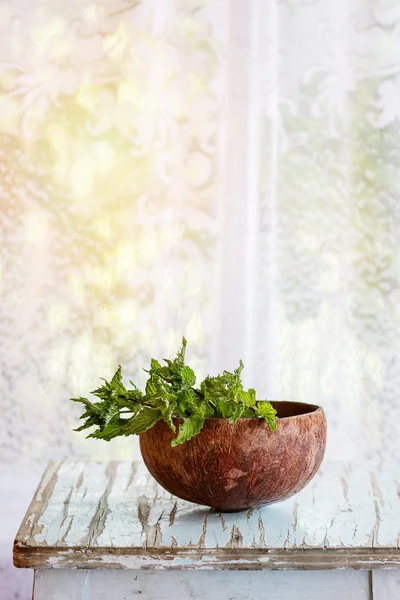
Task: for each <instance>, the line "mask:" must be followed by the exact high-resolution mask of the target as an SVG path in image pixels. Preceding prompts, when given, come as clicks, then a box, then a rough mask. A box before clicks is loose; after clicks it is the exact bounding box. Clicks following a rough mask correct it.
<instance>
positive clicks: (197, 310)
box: [0, 0, 400, 600]
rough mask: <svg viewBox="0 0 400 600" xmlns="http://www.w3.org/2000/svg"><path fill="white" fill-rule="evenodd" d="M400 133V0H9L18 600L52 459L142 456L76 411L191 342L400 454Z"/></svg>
mask: <svg viewBox="0 0 400 600" xmlns="http://www.w3.org/2000/svg"><path fill="white" fill-rule="evenodd" d="M399 117H400V3H398V2H394V3H393V1H392V0H391V1H389V0H248V1H246V2H245V1H243V0H229V1H228V0H210V1H207V0H141V1H140V0H97V1H93V2H88V1H87V0H69V1H68V2H66V1H65V0H29V1H28V0H10V1H7V0H0V208H1V210H0V274H1V276H0V282H1V283H0V285H1V291H2V300H1V306H0V328H1V329H0V344H1V356H0V358H1V371H2V372H1V383H0V385H1V396H0V402H1V419H2V423H1V429H0V460H1V463H2V465H3V468H2V473H3V478H2V481H3V482H4V483H3V484H2V492H1V500H2V504H3V505H4V510H2V511H1V514H2V515H3V517H2V520H3V518H4V523H2V530H1V534H0V536H1V538H0V563H1V564H2V565H3V572H1V571H0V597H1V598H2V600H3V599H4V600H8V599H11V598H21V599H24V598H28V597H29V586H30V579H29V574H27V573H23V572H16V571H15V570H13V569H12V567H11V566H10V552H11V540H12V538H13V536H14V533H15V530H16V528H17V526H18V524H19V520H20V518H21V517H22V514H21V513H23V511H24V510H25V508H26V503H27V502H28V500H29V496H30V494H31V492H32V489H33V487H34V486H35V484H36V482H37V477H38V474H39V473H40V471H41V469H42V467H43V464H44V463H45V462H46V461H48V460H50V459H60V458H63V457H68V456H79V457H82V458H87V459H90V458H96V459H108V458H116V459H131V458H132V456H134V455H135V454H136V453H137V445H136V442H135V440H133V439H132V440H131V439H124V440H115V441H113V442H111V443H109V444H107V443H105V442H100V441H99V442H96V441H94V440H85V438H84V436H83V435H82V434H80V435H79V434H76V433H73V432H72V427H74V426H75V425H76V420H77V417H78V415H79V411H80V407H78V406H76V405H73V404H72V403H70V402H68V398H69V397H70V396H73V395H86V394H87V393H88V391H89V390H91V389H93V388H94V387H96V386H97V384H98V382H99V377H102V376H104V377H109V376H111V375H112V373H113V372H114V370H115V368H116V366H117V365H118V364H119V363H121V364H122V365H123V366H124V371H125V373H126V378H127V380H128V379H129V378H136V379H138V380H139V381H143V372H141V371H140V367H142V366H147V364H148V361H149V359H150V357H151V356H154V357H157V358H161V357H163V356H170V355H171V354H174V353H175V352H176V350H177V348H178V346H179V343H180V339H181V337H182V335H185V336H186V337H187V339H188V343H189V348H188V358H189V362H190V364H191V365H192V366H193V367H194V368H195V369H196V370H197V371H198V372H199V375H200V376H204V375H206V374H207V373H208V372H209V373H217V372H218V371H220V370H222V369H223V368H227V369H232V368H234V367H235V366H236V365H237V363H238V360H239V359H240V358H242V359H243V361H244V363H245V372H244V374H245V381H246V383H247V385H252V386H254V387H256V389H257V391H258V392H259V397H260V398H263V397H267V398H269V399H293V400H304V401H308V402H313V403H318V404H322V405H323V406H324V408H325V410H326V413H327V417H328V422H329V439H328V448H327V458H329V459H332V460H343V459H351V460H358V459H359V458H360V457H362V456H364V455H367V456H391V457H395V458H397V459H398V458H399V455H400V436H399V428H398V425H397V423H398V422H399V418H400V402H399V398H398V394H399V391H400V352H399V350H400V322H399V319H400V309H399V299H400V291H399V290H400V280H399V268H400V264H399V256H400V255H399V253H398V246H399V243H400V235H399V234H400V203H399V197H398V194H399V190H400V174H399V166H400V128H399ZM7 511H8V512H7ZM17 594H19V596H18V595H17Z"/></svg>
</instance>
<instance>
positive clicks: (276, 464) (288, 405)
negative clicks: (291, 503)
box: [140, 402, 326, 512]
mask: <svg viewBox="0 0 400 600" xmlns="http://www.w3.org/2000/svg"><path fill="white" fill-rule="evenodd" d="M271 404H272V405H273V406H274V408H275V409H276V411H277V416H278V419H277V428H276V431H271V429H270V428H269V425H268V424H267V423H266V422H265V421H264V420H263V419H259V418H246V419H239V420H238V421H237V422H236V423H235V424H234V425H231V424H230V423H229V422H228V419H206V420H205V423H204V427H203V429H202V430H201V432H200V433H199V434H198V435H196V436H195V437H193V438H192V439H191V440H190V441H188V442H185V443H184V444H182V445H180V446H177V447H175V448H172V447H171V441H172V439H173V438H174V437H175V434H174V433H173V432H172V431H171V429H170V428H169V427H168V425H167V424H166V423H165V422H164V421H159V422H158V423H157V424H156V425H155V426H154V427H152V428H151V429H149V430H148V431H146V432H145V433H141V434H140V450H141V453H142V456H143V460H144V462H145V464H146V466H147V468H148V470H149V471H150V473H151V474H152V476H153V477H154V478H155V479H156V480H157V481H158V483H159V484H160V485H161V486H162V487H163V488H165V489H166V490H167V491H168V492H170V493H171V494H173V495H174V496H178V498H182V499H183V500H188V501H189V502H196V503H197V504H203V505H205V506H210V507H212V508H214V509H215V510H217V511H220V512H235V511H239V510H245V509H249V508H253V507H256V506H263V505H265V504H272V503H273V502H279V501H281V500H286V499H287V498H289V497H290V496H292V495H293V494H296V493H297V492H299V491H300V490H301V489H302V488H303V487H304V486H305V485H306V484H307V483H308V482H309V481H310V480H311V479H312V478H313V476H314V475H315V473H316V472H317V470H318V468H319V466H320V464H321V462H322V459H323V456H324V452H325V444H326V419H325V414H324V411H323V409H322V408H321V407H319V406H316V405H314V404H305V403H302V402H271ZM180 422H181V420H180V419H175V425H176V426H178V425H179V423H180Z"/></svg>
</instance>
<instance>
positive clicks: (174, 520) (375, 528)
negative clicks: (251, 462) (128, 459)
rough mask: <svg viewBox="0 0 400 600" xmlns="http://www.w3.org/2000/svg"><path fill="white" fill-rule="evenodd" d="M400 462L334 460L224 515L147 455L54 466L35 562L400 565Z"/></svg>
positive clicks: (31, 530)
mask: <svg viewBox="0 0 400 600" xmlns="http://www.w3.org/2000/svg"><path fill="white" fill-rule="evenodd" d="M396 478H397V480H400V469H399V468H398V466H397V465H395V464H385V465H372V464H370V463H361V464H359V465H356V464H343V463H324V464H323V466H322V469H320V471H319V472H318V473H317V475H316V476H315V478H314V479H313V481H312V482H311V483H310V484H309V485H308V486H307V487H306V488H305V489H304V490H303V491H302V492H300V493H299V494H297V495H296V496H294V497H292V498H291V499H289V500H286V501H285V502H282V503H278V504H274V505H271V506H267V507H264V508H261V509H254V510H248V511H246V512H242V513H233V514H221V513H216V512H214V511H212V510H209V509H207V508H205V507H201V506H198V505H195V504H191V503H189V502H184V501H182V500H179V499H177V498H175V497H173V496H171V495H170V494H169V493H168V492H166V491H165V490H163V489H162V488H161V487H160V486H159V485H158V484H157V483H156V482H155V481H154V479H153V478H152V477H151V476H150V475H149V474H148V472H147V470H146V468H145V466H144V465H143V464H142V463H141V462H135V463H117V462H111V463H83V462H64V463H52V464H50V465H49V467H48V468H47V470H46V472H45V474H44V476H43V478H42V481H41V483H40V485H39V487H38V490H37V492H36V494H35V496H34V498H33V500H32V503H31V505H30V507H29V509H28V511H27V514H26V517H25V519H24V521H23V523H22V525H21V527H20V530H19V532H18V535H17V538H16V540H15V546H14V562H15V564H16V566H19V567H32V568H49V567H50V568H62V569H68V568H76V567H79V568H85V569H91V568H101V569H117V568H132V569H271V568H272V569H329V568H344V567H351V568H368V569H371V568H387V567H392V568H393V567H397V568H398V567H400V548H399V546H400V536H399V527H400V483H399V482H398V481H396Z"/></svg>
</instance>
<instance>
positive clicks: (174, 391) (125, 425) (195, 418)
mask: <svg viewBox="0 0 400 600" xmlns="http://www.w3.org/2000/svg"><path fill="white" fill-rule="evenodd" d="M186 345H187V343H186V340H185V338H183V340H182V347H181V348H180V350H179V352H178V353H177V355H176V357H175V359H174V360H169V359H164V363H165V364H163V365H161V364H160V363H159V362H158V361H157V360H155V359H154V358H153V359H152V360H151V362H150V369H149V370H148V371H146V372H147V373H148V374H149V377H148V380H147V383H146V389H145V393H142V392H141V391H140V390H139V389H138V388H137V386H136V385H135V384H134V383H133V382H132V381H130V384H131V386H132V389H126V387H125V386H124V384H123V383H122V371H121V367H120V366H119V367H118V369H117V371H116V373H115V375H114V376H113V378H112V379H111V381H110V382H108V381H106V380H105V379H103V381H104V384H103V385H102V386H101V387H99V388H98V389H97V390H94V391H93V392H92V394H93V395H94V396H95V397H96V398H98V401H96V402H90V401H89V400H88V399H87V398H71V400H72V401H73V402H80V403H82V404H84V406H85V412H84V413H83V414H82V416H81V419H85V422H84V423H83V425H81V427H78V429H76V430H75V431H82V430H84V429H88V428H91V427H96V429H95V431H93V432H92V433H90V434H89V435H88V436H87V437H92V438H97V439H103V440H106V441H110V440H111V439H113V438H115V437H117V436H120V435H132V434H139V433H143V432H145V431H147V430H148V429H150V428H151V427H153V426H154V425H155V424H156V423H157V422H158V421H160V420H163V421H165V422H166V423H167V424H168V426H169V427H170V428H171V429H172V431H174V433H177V435H176V437H175V438H174V439H173V440H172V446H178V445H179V444H183V443H184V442H186V441H188V440H190V439H191V438H192V437H193V436H195V435H197V434H198V433H200V431H201V429H202V427H203V425H204V419H206V418H226V419H229V422H230V423H232V424H233V423H236V421H237V420H238V419H240V418H244V417H259V418H261V419H264V420H265V421H266V422H267V423H268V425H269V426H270V428H271V430H273V431H274V430H275V429H276V418H277V417H276V410H275V409H274V408H273V407H272V405H271V404H270V403H269V402H268V401H267V400H264V401H257V400H256V392H255V390H254V389H252V388H250V389H249V390H247V391H245V390H244V389H243V383H242V380H241V373H242V370H243V363H242V361H240V363H239V367H238V368H237V369H235V370H234V372H233V373H229V372H228V371H223V373H222V374H221V375H217V376H216V377H209V376H208V377H206V378H205V379H204V381H202V382H201V383H200V386H199V387H195V386H196V376H195V374H194V372H193V370H192V369H191V368H190V367H189V366H187V365H186V364H185V352H186ZM177 417H180V418H181V419H182V422H181V423H180V425H179V428H178V431H177V432H176V427H175V424H174V419H175V418H177Z"/></svg>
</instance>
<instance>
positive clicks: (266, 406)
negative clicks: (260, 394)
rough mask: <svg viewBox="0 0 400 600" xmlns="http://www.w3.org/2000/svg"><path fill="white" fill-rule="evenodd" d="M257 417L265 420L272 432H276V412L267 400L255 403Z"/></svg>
mask: <svg viewBox="0 0 400 600" xmlns="http://www.w3.org/2000/svg"><path fill="white" fill-rule="evenodd" d="M257 415H258V416H259V417H262V418H263V419H265V420H266V422H267V423H268V425H269V426H270V428H271V429H272V431H275V430H276V410H275V408H274V407H273V406H272V404H270V403H269V402H268V400H263V401H260V402H257Z"/></svg>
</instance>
